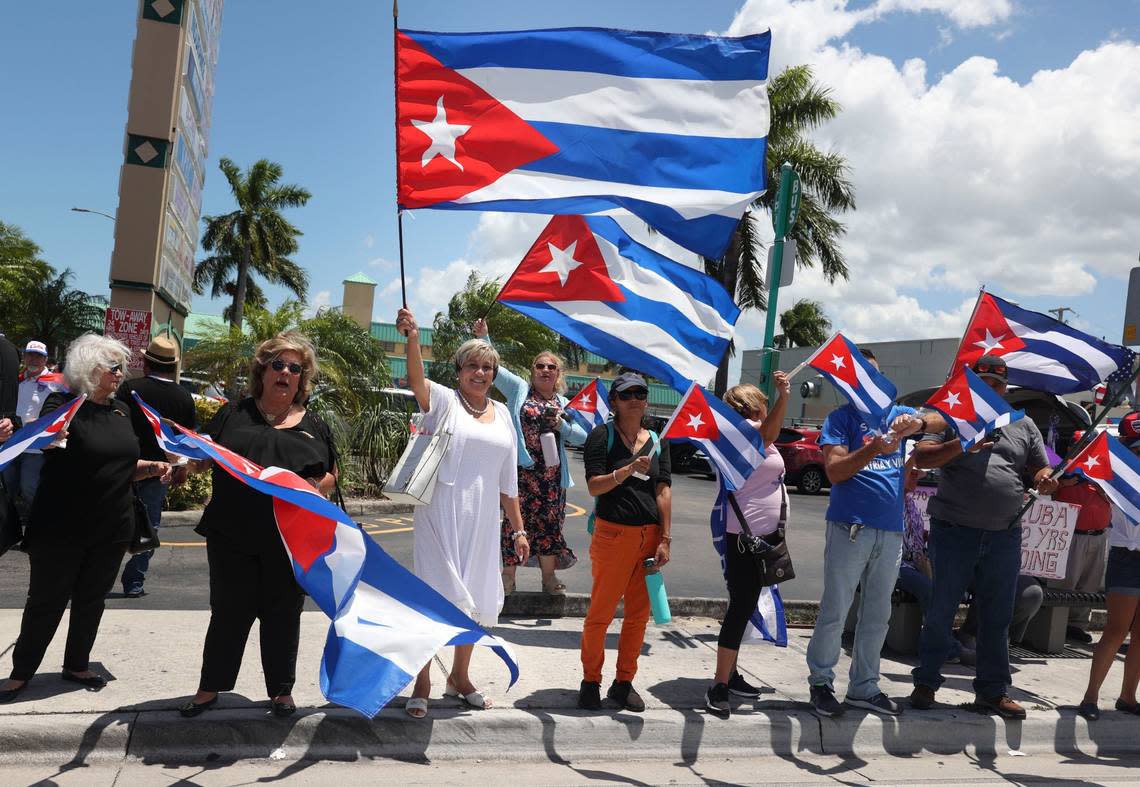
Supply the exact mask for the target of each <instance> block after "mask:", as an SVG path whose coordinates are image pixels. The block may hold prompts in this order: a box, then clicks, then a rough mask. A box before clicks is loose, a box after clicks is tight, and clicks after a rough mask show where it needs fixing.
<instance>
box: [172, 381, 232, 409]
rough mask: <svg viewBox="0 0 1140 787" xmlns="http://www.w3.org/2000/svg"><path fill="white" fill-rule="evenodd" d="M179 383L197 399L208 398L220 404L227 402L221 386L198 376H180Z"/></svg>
mask: <svg viewBox="0 0 1140 787" xmlns="http://www.w3.org/2000/svg"><path fill="white" fill-rule="evenodd" d="M178 384H179V385H181V386H182V387H183V388H185V389H186V390H187V391H189V392H190V395H191V396H192V397H194V399H195V400H197V399H208V400H210V401H213V402H217V403H218V404H225V403H226V397H225V395H224V394H222V390H221V388H220V387H219V386H218V385H217V384H215V383H211V382H207V381H206V380H199V379H198V378H196V377H185V376H183V377H179V378H178Z"/></svg>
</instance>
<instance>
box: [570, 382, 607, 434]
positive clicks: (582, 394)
mask: <svg viewBox="0 0 1140 787" xmlns="http://www.w3.org/2000/svg"><path fill="white" fill-rule="evenodd" d="M565 409H566V411H567V412H568V413H570V416H571V417H572V418H573V419H574V420H575V421H577V422H578V424H579V425H580V426H582V427H583V428H584V429H585V430H586V431H587V432H589V431H591V430H592V429H593V428H594V427H595V426H601V425H602V424H604V423H605V422H606V421H607V420H608V419H609V417H610V400H609V392H608V391H607V390H606V384H605V383H603V382H602V379H601V378H600V377H595V378H594V380H593V382H591V383H590V384H589V385H587V386H585V387H584V388H583V389H582V390H580V391H579V392H578V393H576V394H574V398H572V399H571V400H570V401H569V402H567V403H566V408H565Z"/></svg>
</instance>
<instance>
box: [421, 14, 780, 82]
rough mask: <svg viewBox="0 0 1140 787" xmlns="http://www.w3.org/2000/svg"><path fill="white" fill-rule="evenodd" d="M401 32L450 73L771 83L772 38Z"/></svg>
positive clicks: (579, 31)
mask: <svg viewBox="0 0 1140 787" xmlns="http://www.w3.org/2000/svg"><path fill="white" fill-rule="evenodd" d="M400 32H401V33H404V34H405V35H407V36H409V37H410V38H412V39H414V40H415V41H416V42H418V43H419V44H420V46H422V47H423V48H424V49H426V50H427V51H428V52H429V53H430V54H431V55H432V56H434V57H435V58H436V59H437V60H439V61H440V62H441V63H443V65H445V66H447V67H449V68H455V69H464V68H483V67H489V66H491V67H495V66H497V67H501V68H538V69H552V70H558V71H590V72H596V73H603V74H615V75H618V76H629V77H653V78H664V79H715V80H762V79H767V78H768V51H769V49H770V48H771V43H772V34H771V32H764V33H759V34H757V35H750V36H742V37H739V38H728V37H723V36H703V35H686V34H680V33H648V32H636V31H630V30H607V29H604V28H591V27H568V28H560V29H548V30H518V31H503V32H491V33H433V32H427V31H421V30H401V31H400Z"/></svg>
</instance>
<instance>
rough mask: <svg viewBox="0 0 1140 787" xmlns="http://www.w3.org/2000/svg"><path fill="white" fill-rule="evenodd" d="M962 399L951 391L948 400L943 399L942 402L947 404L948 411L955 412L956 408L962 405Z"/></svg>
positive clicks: (947, 396)
mask: <svg viewBox="0 0 1140 787" xmlns="http://www.w3.org/2000/svg"><path fill="white" fill-rule="evenodd" d="M960 398H961V397H959V396H958V394H956V393H954V392H953V391H951V392H949V393H948V394H946V398H945V399H943V400H942V401H943V402H945V403H946V409H947V410H953V409H954V408H955V407H957V406H958V405H960V404H961V403H962V402H961V401H960Z"/></svg>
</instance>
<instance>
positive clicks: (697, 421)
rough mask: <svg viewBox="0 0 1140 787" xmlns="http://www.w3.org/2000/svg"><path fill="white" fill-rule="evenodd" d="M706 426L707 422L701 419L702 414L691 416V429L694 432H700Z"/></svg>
mask: <svg viewBox="0 0 1140 787" xmlns="http://www.w3.org/2000/svg"><path fill="white" fill-rule="evenodd" d="M704 425H705V421H704V419H703V418H701V414H700V413H697V414H696V415H690V416H689V428H690V429H692V430H693V431H694V432H696V431H698V430H699V429H700V428H701V427H702V426H704Z"/></svg>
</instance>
